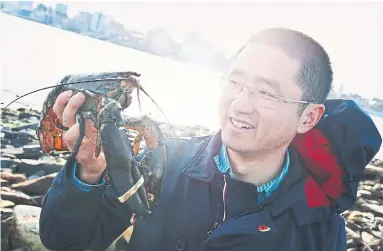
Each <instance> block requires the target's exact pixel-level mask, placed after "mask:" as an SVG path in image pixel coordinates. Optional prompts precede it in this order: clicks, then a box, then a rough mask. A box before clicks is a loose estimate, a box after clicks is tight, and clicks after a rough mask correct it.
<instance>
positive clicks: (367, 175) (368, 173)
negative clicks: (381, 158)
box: [363, 165, 383, 179]
mask: <svg viewBox="0 0 383 251" xmlns="http://www.w3.org/2000/svg"><path fill="white" fill-rule="evenodd" d="M379 177H383V167H378V166H373V165H367V167H366V170H365V171H364V174H363V179H376V178H379Z"/></svg>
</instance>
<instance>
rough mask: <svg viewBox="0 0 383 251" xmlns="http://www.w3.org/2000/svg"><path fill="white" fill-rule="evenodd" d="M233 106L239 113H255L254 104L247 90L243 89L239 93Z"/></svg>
mask: <svg viewBox="0 0 383 251" xmlns="http://www.w3.org/2000/svg"><path fill="white" fill-rule="evenodd" d="M231 105H232V108H233V109H234V110H235V111H236V112H238V113H247V114H252V113H253V112H254V104H253V102H252V100H251V98H250V95H249V93H248V90H247V89H246V88H242V89H241V90H240V91H239V93H238V94H237V96H236V97H235V99H234V100H233V102H232V103H231Z"/></svg>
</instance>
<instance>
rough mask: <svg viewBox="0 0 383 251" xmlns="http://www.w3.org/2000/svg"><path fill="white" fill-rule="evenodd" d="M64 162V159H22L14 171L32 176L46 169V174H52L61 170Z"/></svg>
mask: <svg viewBox="0 0 383 251" xmlns="http://www.w3.org/2000/svg"><path fill="white" fill-rule="evenodd" d="M64 164H65V160H64V159H55V158H48V159H42V158H40V159H39V160H34V159H22V160H21V162H20V163H18V164H17V165H16V167H15V169H14V172H16V173H25V174H26V175H27V176H31V175H33V174H35V173H36V172H38V171H40V170H44V172H45V173H46V174H51V173H56V172H59V171H60V170H61V168H62V167H63V166H64Z"/></svg>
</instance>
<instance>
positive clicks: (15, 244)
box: [0, 108, 383, 251]
mask: <svg viewBox="0 0 383 251" xmlns="http://www.w3.org/2000/svg"><path fill="white" fill-rule="evenodd" d="M1 113H2V117H1V122H2V123H1V150H0V151H1V167H2V168H1V173H0V175H1V176H0V180H1V191H0V192H1V201H0V205H1V207H0V209H1V228H2V233H1V245H2V246H1V249H2V250H4V251H7V250H10V251H16V250H18V251H21V250H47V249H45V248H44V247H43V246H42V243H41V240H40V237H39V234H38V232H36V229H39V227H38V226H39V215H40V212H41V205H42V204H41V203H42V201H43V199H44V196H45V193H46V192H47V191H48V189H49V187H50V186H51V184H52V182H53V180H54V178H55V176H56V175H57V173H58V172H59V171H60V170H61V168H62V167H63V165H64V163H65V162H66V159H67V157H69V154H52V156H44V155H43V154H42V152H41V148H40V145H39V143H38V141H37V139H36V134H35V129H36V126H37V124H38V122H39V112H37V111H36V110H31V109H28V108H19V109H18V110H16V109H10V110H8V109H7V110H6V111H4V110H3V108H2V109H1ZM177 132H178V135H179V136H180V137H191V136H195V135H202V134H208V133H210V131H208V130H204V128H202V127H198V126H189V127H178V128H177ZM165 133H171V132H170V131H168V132H165ZM342 215H343V217H344V218H345V222H346V232H347V248H348V249H347V250H354V251H359V250H365V249H364V248H366V247H370V250H374V251H375V250H376V251H378V250H381V248H383V247H382V244H381V241H380V239H381V238H382V236H383V160H378V159H374V160H373V161H371V163H370V164H369V165H368V166H367V167H366V170H365V172H364V175H363V178H362V180H361V182H360V186H359V189H358V191H357V201H356V203H355V204H354V206H353V207H352V208H351V209H350V210H347V211H346V212H344V213H343V214H342ZM25 219H28V221H26V220H25ZM115 243H117V242H114V243H112V244H111V246H110V248H108V249H107V251H117V250H116V249H115V248H114V245H115ZM20 248H21V249H20ZM23 248H25V249H23Z"/></svg>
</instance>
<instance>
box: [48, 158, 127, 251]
mask: <svg viewBox="0 0 383 251" xmlns="http://www.w3.org/2000/svg"><path fill="white" fill-rule="evenodd" d="M75 167H76V162H75V161H73V160H68V162H67V163H66V164H65V166H64V168H63V169H62V170H61V171H60V172H59V173H58V175H57V176H56V177H55V179H54V181H53V183H52V186H51V187H50V189H49V190H48V192H47V194H46V196H45V199H44V202H43V205H42V211H41V215H40V238H41V241H42V243H43V244H44V246H45V247H46V248H48V249H51V250H57V251H69V250H76V251H79V250H89V249H90V250H105V249H106V248H107V247H108V246H109V245H110V244H111V243H112V242H113V241H114V240H115V239H116V238H117V237H118V236H119V235H120V234H122V232H123V231H124V230H125V229H126V228H128V227H129V226H130V218H131V216H132V213H131V212H128V211H126V210H125V209H123V208H122V207H121V206H120V205H119V202H118V201H117V199H116V197H117V196H114V194H115V191H114V190H113V191H110V192H108V193H105V192H106V190H107V189H111V190H112V189H113V188H112V187H110V186H108V182H106V181H105V180H103V181H102V182H101V183H100V184H98V185H88V184H85V183H82V182H81V181H80V180H78V179H77V178H76V177H75ZM108 194H111V195H108Z"/></svg>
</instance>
